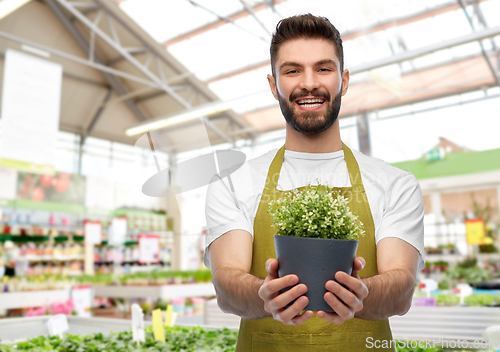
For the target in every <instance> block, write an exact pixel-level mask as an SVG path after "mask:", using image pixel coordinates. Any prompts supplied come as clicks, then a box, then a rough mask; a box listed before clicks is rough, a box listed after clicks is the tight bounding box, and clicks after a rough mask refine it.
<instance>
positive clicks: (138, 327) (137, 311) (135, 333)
mask: <svg viewBox="0 0 500 352" xmlns="http://www.w3.org/2000/svg"><path fill="white" fill-rule="evenodd" d="M131 310H132V339H133V340H134V341H137V342H144V341H145V340H146V336H145V334H144V313H143V312H142V309H141V307H140V306H139V305H138V304H137V303H134V304H132V307H131Z"/></svg>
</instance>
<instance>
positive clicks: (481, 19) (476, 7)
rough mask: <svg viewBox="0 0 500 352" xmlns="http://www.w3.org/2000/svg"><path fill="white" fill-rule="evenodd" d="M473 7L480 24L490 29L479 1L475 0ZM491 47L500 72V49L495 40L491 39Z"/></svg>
mask: <svg viewBox="0 0 500 352" xmlns="http://www.w3.org/2000/svg"><path fill="white" fill-rule="evenodd" d="M473 5H474V11H475V13H476V15H477V17H478V19H479V22H481V24H482V25H483V27H484V28H487V27H489V26H488V23H486V18H485V17H484V14H483V11H482V10H481V7H480V6H479V3H478V2H477V0H473ZM490 43H491V46H492V48H493V50H495V52H496V59H497V66H498V70H499V71H500V55H499V54H500V49H499V48H498V46H497V44H496V42H495V41H494V40H493V39H490Z"/></svg>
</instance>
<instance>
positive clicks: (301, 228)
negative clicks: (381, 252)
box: [268, 182, 365, 312]
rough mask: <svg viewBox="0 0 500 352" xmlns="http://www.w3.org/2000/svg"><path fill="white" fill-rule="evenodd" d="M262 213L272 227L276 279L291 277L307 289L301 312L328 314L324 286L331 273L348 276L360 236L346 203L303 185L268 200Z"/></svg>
mask: <svg viewBox="0 0 500 352" xmlns="http://www.w3.org/2000/svg"><path fill="white" fill-rule="evenodd" d="M318 183H319V182H318ZM268 212H269V214H270V215H271V221H272V226H273V227H275V228H276V235H275V236H274V242H275V246H276V256H277V259H278V273H279V276H280V277H283V276H285V275H288V274H296V275H297V276H298V277H299V283H304V284H305V285H306V286H307V287H308V290H307V292H306V294H305V296H306V297H307V298H308V299H309V304H308V305H307V307H306V309H308V310H323V311H330V312H331V311H332V309H331V307H330V306H329V305H328V304H327V303H326V302H325V300H324V299H323V295H324V293H326V288H325V283H326V282H327V281H328V280H334V277H335V273H336V272H337V271H343V272H346V273H348V274H351V270H352V266H353V262H354V257H355V255H356V250H357V246H358V238H359V237H361V236H364V234H365V231H364V229H363V224H362V222H361V221H360V220H359V218H358V216H357V215H356V214H354V213H352V212H351V211H350V209H349V200H348V199H347V198H345V197H344V196H343V195H342V194H341V193H340V192H339V191H333V190H332V189H331V188H330V187H328V186H324V185H321V184H318V185H314V186H313V185H310V184H309V185H307V186H306V187H305V188H304V189H302V190H299V189H294V190H292V191H290V192H287V193H286V194H285V195H284V196H283V197H282V198H278V199H275V200H272V201H271V202H270V203H269V210H268ZM285 290H286V289H285ZM321 292H322V293H323V294H317V293H321Z"/></svg>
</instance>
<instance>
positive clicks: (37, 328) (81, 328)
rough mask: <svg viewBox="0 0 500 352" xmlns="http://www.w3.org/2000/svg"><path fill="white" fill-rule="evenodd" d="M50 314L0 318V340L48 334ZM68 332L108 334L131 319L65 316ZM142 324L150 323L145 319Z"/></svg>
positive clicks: (24, 338) (2, 341) (127, 325)
mask: <svg viewBox="0 0 500 352" xmlns="http://www.w3.org/2000/svg"><path fill="white" fill-rule="evenodd" d="M50 317H51V316H48V315H45V316H40V317H32V318H10V319H1V320H0V342H1V343H7V342H9V341H19V340H26V339H29V338H33V337H37V336H40V335H46V336H48V335H49V331H48V329H47V325H46V323H47V321H48V320H49V318H50ZM67 318H68V325H69V333H70V334H82V335H90V334H94V333H98V332H100V333H103V334H109V333H110V332H111V331H116V332H119V331H126V330H129V329H130V328H131V326H132V325H131V321H130V320H125V319H109V318H82V317H75V316H67ZM144 324H145V325H146V326H147V325H150V324H151V323H150V322H147V321H145V322H144Z"/></svg>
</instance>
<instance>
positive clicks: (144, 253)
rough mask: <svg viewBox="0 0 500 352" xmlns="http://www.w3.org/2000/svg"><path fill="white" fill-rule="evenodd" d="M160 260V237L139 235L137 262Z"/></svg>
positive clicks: (156, 261) (157, 261) (155, 261)
mask: <svg viewBox="0 0 500 352" xmlns="http://www.w3.org/2000/svg"><path fill="white" fill-rule="evenodd" d="M159 262H160V237H159V236H158V235H149V234H147V235H146V234H144V235H143V234H141V235H139V263H147V264H149V263H159Z"/></svg>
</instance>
